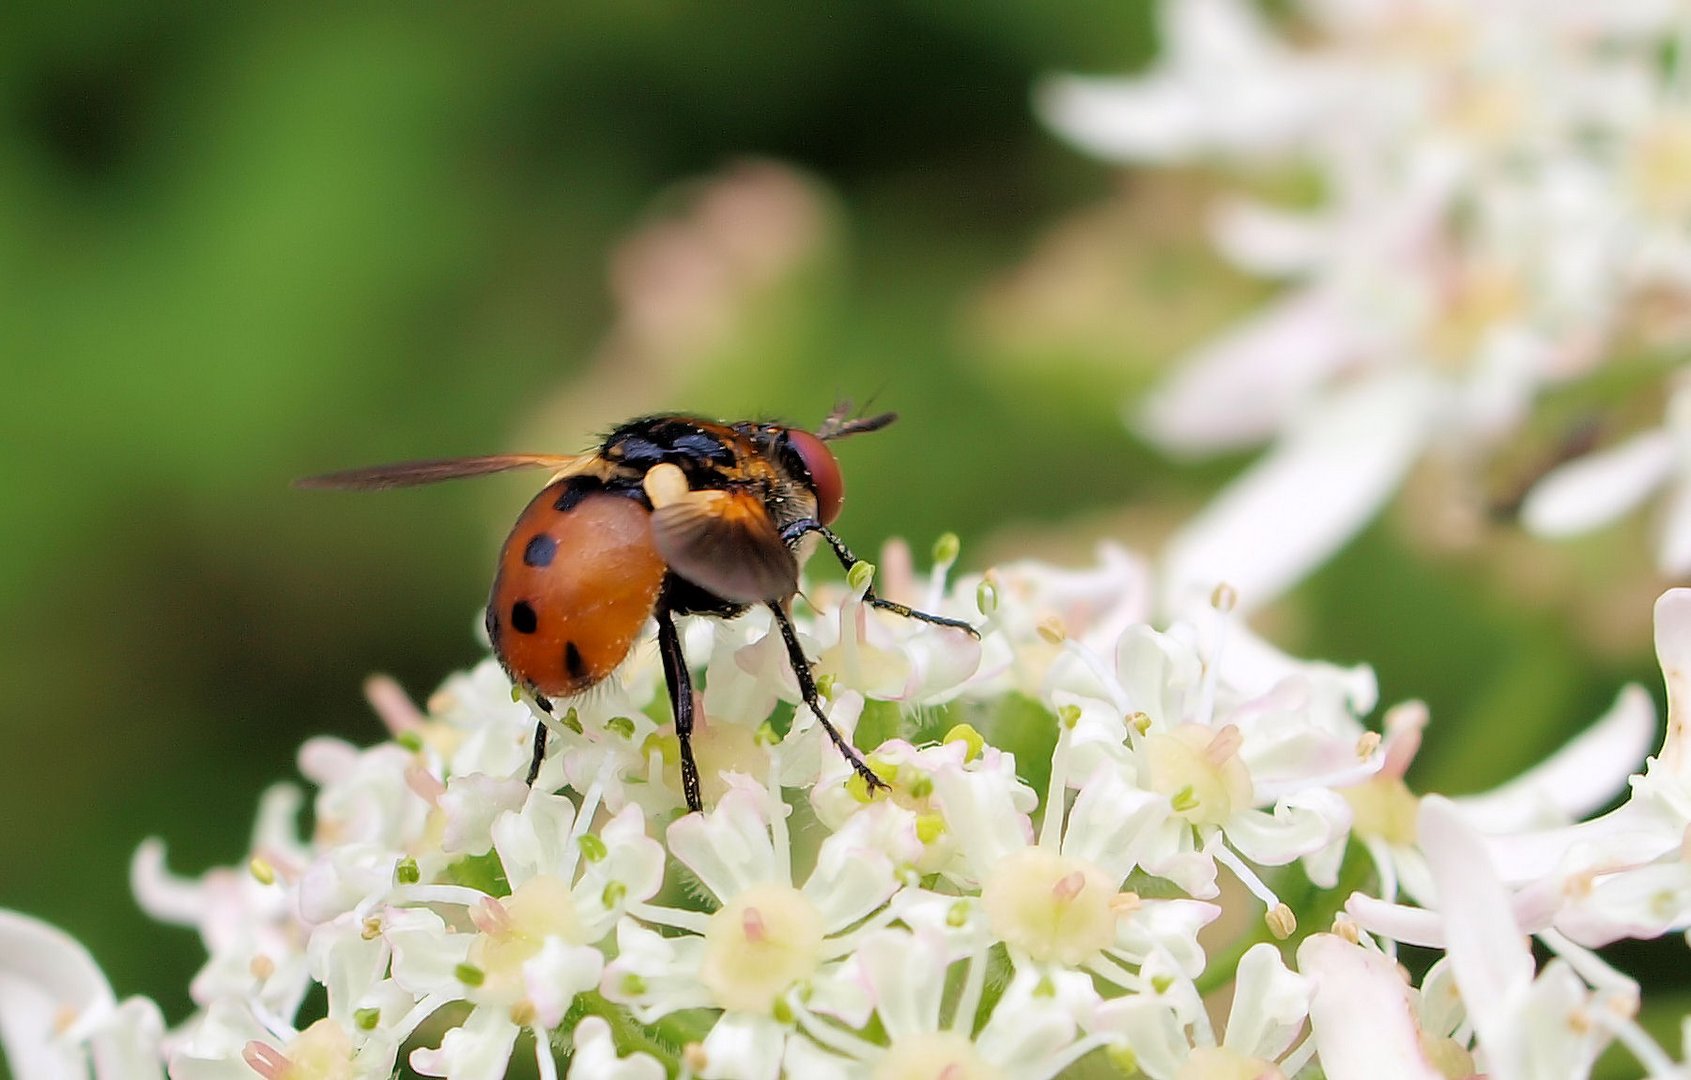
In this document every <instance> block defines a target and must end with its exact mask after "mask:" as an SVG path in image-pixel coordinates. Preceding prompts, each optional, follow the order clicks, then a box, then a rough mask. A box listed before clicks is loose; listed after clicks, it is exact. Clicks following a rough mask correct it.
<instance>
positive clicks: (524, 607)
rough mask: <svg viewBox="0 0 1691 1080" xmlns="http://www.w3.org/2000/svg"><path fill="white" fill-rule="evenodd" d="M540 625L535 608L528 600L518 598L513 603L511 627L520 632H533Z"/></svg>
mask: <svg viewBox="0 0 1691 1080" xmlns="http://www.w3.org/2000/svg"><path fill="white" fill-rule="evenodd" d="M539 625H540V620H539V619H538V618H536V617H535V614H534V608H533V607H531V606H530V605H529V602H528V601H527V600H518V601H517V602H516V603H514V604H512V605H511V629H513V630H515V631H516V632H517V633H519V634H532V633H534V631H535V629H536V628H537V627H538V626H539Z"/></svg>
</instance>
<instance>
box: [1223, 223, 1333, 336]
mask: <svg viewBox="0 0 1691 1080" xmlns="http://www.w3.org/2000/svg"><path fill="white" fill-rule="evenodd" d="M1334 226H1335V223H1334V222H1333V221H1332V220H1331V219H1330V218H1329V217H1327V216H1325V215H1321V214H1311V213H1299V212H1296V211H1291V210H1284V209H1282V208H1280V207H1277V206H1269V205H1268V204H1266V203H1262V202H1257V201H1255V200H1252V199H1242V198H1231V199H1228V200H1227V201H1226V202H1224V203H1222V205H1221V207H1220V208H1219V209H1218V210H1217V211H1216V213H1215V216H1214V218H1213V219H1212V220H1211V222H1210V235H1211V236H1212V238H1213V239H1214V240H1215V245H1216V247H1217V248H1219V249H1220V250H1221V252H1222V254H1224V255H1226V256H1227V257H1228V258H1229V259H1230V260H1232V261H1233V263H1234V264H1235V265H1237V266H1239V267H1241V268H1243V269H1246V270H1249V271H1252V272H1253V273H1257V274H1263V275H1267V276H1270V277H1277V276H1280V275H1284V274H1291V273H1296V272H1298V271H1300V270H1306V269H1309V268H1310V267H1312V266H1314V265H1315V264H1316V263H1317V262H1318V261H1319V260H1320V259H1321V257H1322V256H1323V255H1324V254H1325V253H1326V252H1327V249H1328V247H1329V246H1330V245H1331V244H1332V242H1333V231H1334ZM1281 362H1282V363H1296V362H1297V361H1296V359H1295V358H1293V357H1283V358H1281Z"/></svg>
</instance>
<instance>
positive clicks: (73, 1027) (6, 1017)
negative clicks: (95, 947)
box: [0, 910, 116, 1080]
mask: <svg viewBox="0 0 1691 1080" xmlns="http://www.w3.org/2000/svg"><path fill="white" fill-rule="evenodd" d="M115 1007H116V1001H115V999H114V998H113V996H112V988H111V984H110V983H108V982H107V981H106V977H105V975H104V974H103V973H102V972H101V971H100V968H99V965H97V964H96V963H94V958H93V957H92V956H90V955H89V954H88V950H87V949H85V948H83V947H82V945H81V943H79V942H78V941H77V940H76V939H75V938H73V937H71V936H70V935H69V934H67V933H65V932H64V931H62V930H60V929H58V928H57V927H54V926H49V925H48V924H47V923H44V922H42V921H41V920H39V919H34V918H31V917H29V916H28V915H21V914H19V913H17V912H15V911H3V910H0V1047H3V1048H4V1049H5V1051H6V1056H5V1060H6V1062H7V1063H8V1064H9V1065H10V1066H11V1070H12V1074H13V1075H14V1076H17V1077H18V1078H19V1080H71V1078H73V1077H85V1076H87V1075H88V1065H87V1059H86V1055H85V1053H84V1051H83V1049H82V1047H81V1046H79V1045H77V1040H76V1038H74V1037H72V1036H73V1033H75V1032H77V1031H78V1030H79V1029H80V1031H81V1034H83V1035H86V1034H87V1032H88V1029H90V1028H91V1027H93V1026H94V1025H97V1024H99V1023H100V1022H102V1021H103V1020H104V1019H105V1018H107V1017H108V1016H109V1015H110V1013H111V1010H112V1009H113V1008H115Z"/></svg>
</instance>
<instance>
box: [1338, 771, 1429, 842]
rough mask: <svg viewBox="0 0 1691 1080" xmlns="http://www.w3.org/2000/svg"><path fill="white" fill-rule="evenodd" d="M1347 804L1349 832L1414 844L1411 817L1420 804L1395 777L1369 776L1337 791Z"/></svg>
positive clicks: (1366, 836) (1414, 814)
mask: <svg viewBox="0 0 1691 1080" xmlns="http://www.w3.org/2000/svg"><path fill="white" fill-rule="evenodd" d="M1339 794H1340V795H1343V796H1344V797H1345V801H1346V802H1348V803H1350V812H1351V832H1352V833H1354V834H1355V835H1357V836H1360V837H1362V838H1363V839H1376V838H1377V839H1380V840H1384V841H1385V842H1386V843H1388V844H1413V843H1415V816H1416V814H1417V813H1418V812H1419V810H1420V807H1421V804H1420V801H1419V800H1417V799H1416V798H1415V795H1414V794H1413V793H1412V792H1411V791H1410V790H1409V787H1408V785H1406V784H1405V783H1404V782H1403V781H1402V780H1401V779H1399V778H1398V777H1396V776H1371V777H1369V778H1368V779H1367V780H1364V781H1363V782H1362V783H1360V784H1355V785H1353V786H1351V787H1348V788H1343V789H1341V790H1340V791H1339Z"/></svg>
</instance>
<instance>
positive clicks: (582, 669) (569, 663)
mask: <svg viewBox="0 0 1691 1080" xmlns="http://www.w3.org/2000/svg"><path fill="white" fill-rule="evenodd" d="M564 670H565V671H568V672H569V673H570V678H572V679H585V678H587V661H586V660H584V659H582V656H581V650H580V649H578V648H576V647H575V642H573V641H566V642H564Z"/></svg>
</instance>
